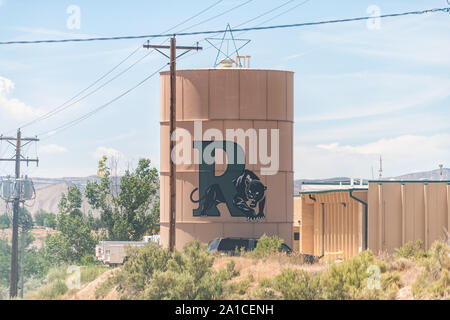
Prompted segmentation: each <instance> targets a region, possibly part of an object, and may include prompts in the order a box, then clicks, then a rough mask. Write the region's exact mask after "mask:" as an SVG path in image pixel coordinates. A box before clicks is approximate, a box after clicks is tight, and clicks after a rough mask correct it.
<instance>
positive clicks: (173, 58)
mask: <svg viewBox="0 0 450 320" xmlns="http://www.w3.org/2000/svg"><path fill="white" fill-rule="evenodd" d="M144 48H146V49H154V50H156V51H158V52H159V53H161V54H162V55H163V56H165V57H167V58H168V59H169V60H170V111H169V127H170V133H169V141H168V142H169V145H170V149H169V159H170V171H169V177H170V182H169V188H170V202H169V249H170V251H172V252H173V250H174V249H175V221H176V214H175V208H176V200H175V199H176V198H175V196H176V194H175V193H176V180H175V179H176V168H175V164H174V162H173V161H172V159H171V152H172V150H173V148H174V144H175V142H174V141H172V134H173V133H174V132H175V129H176V121H177V118H176V106H177V104H176V96H177V94H176V90H177V88H176V72H177V65H176V62H177V58H179V57H181V56H182V55H184V54H186V53H187V52H189V51H191V50H197V51H198V50H202V48H201V47H199V46H198V43H197V46H196V47H185V46H178V47H177V45H176V38H175V35H174V36H173V37H172V38H170V46H164V45H150V44H149V43H148V42H147V44H145V45H144ZM160 49H169V50H170V55H169V56H168V55H167V54H165V53H164V52H162V51H161V50H160ZM177 49H179V50H185V51H184V52H183V53H181V54H180V55H179V56H177Z"/></svg>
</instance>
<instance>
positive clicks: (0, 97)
mask: <svg viewBox="0 0 450 320" xmlns="http://www.w3.org/2000/svg"><path fill="white" fill-rule="evenodd" d="M14 88H15V84H14V82H12V81H11V80H9V79H6V78H3V77H0V112H1V113H2V114H3V116H4V117H5V118H8V119H12V120H17V121H24V120H28V119H31V118H35V117H38V116H40V115H42V114H43V111H42V110H40V109H38V108H33V107H31V106H29V105H27V104H25V103H24V102H22V101H20V100H19V99H16V98H10V97H9V96H10V94H11V93H12V92H13V90H14Z"/></svg>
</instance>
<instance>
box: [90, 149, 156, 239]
mask: <svg viewBox="0 0 450 320" xmlns="http://www.w3.org/2000/svg"><path fill="white" fill-rule="evenodd" d="M106 161H107V158H106V156H104V157H103V158H102V160H100V162H99V170H98V172H99V176H100V177H101V179H100V181H94V182H89V183H88V185H87V187H86V197H87V198H88V201H89V204H90V205H91V206H92V207H93V208H94V209H98V210H100V211H101V220H102V224H103V226H104V227H105V228H106V229H107V231H108V237H109V239H111V240H140V239H142V237H143V236H144V235H145V233H146V232H148V231H149V230H151V229H153V228H157V227H158V224H159V196H158V190H159V176H158V170H157V169H156V168H152V167H151V162H150V160H149V159H140V160H139V164H138V167H137V168H136V170H134V171H130V170H127V171H126V172H125V174H124V176H123V177H122V178H121V179H120V183H119V188H117V185H115V184H114V183H113V181H114V182H116V181H117V178H116V179H113V177H111V169H110V168H109V167H108V166H107V164H106Z"/></svg>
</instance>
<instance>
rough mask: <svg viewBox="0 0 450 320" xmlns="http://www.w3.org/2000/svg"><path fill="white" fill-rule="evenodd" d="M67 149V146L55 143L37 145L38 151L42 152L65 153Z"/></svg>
mask: <svg viewBox="0 0 450 320" xmlns="http://www.w3.org/2000/svg"><path fill="white" fill-rule="evenodd" d="M67 151H68V150H67V148H65V147H62V146H58V145H57V144H47V145H44V146H40V147H39V153H44V154H56V153H65V152H67Z"/></svg>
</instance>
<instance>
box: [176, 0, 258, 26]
mask: <svg viewBox="0 0 450 320" xmlns="http://www.w3.org/2000/svg"><path fill="white" fill-rule="evenodd" d="M252 1H253V0H248V1H246V2H244V3H241V4H239V5H237V6H234V7H232V8H230V9H228V10H226V11H224V12H222V13H219V14H218V15H215V16H214V17H211V18H208V19H206V20H203V21H201V22H199V23H196V24H194V25H191V26H189V27H187V28H185V29H183V30H181V31H180V32H183V31H186V30H189V29H192V28H194V27H197V26H199V25H201V24H204V23H206V22H209V21H211V20H213V19H216V18H219V17H221V16H223V15H225V14H227V13H229V12H231V11H234V10H236V9H238V8H240V7H242V6H245V5H246V4H248V3H250V2H252ZM178 34H179V33H178Z"/></svg>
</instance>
